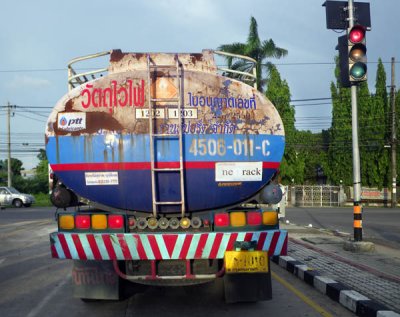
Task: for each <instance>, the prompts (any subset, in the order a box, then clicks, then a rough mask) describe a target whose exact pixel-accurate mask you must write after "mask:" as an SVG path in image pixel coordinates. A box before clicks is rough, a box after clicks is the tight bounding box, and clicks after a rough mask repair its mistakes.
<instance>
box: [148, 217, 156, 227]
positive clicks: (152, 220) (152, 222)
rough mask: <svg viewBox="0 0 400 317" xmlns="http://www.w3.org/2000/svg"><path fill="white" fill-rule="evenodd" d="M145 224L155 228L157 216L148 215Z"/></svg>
mask: <svg viewBox="0 0 400 317" xmlns="http://www.w3.org/2000/svg"><path fill="white" fill-rule="evenodd" d="M147 226H148V227H149V228H150V229H156V228H157V227H158V221H157V218H154V217H150V218H149V219H147Z"/></svg>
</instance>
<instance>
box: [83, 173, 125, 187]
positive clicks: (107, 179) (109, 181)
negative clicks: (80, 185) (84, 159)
mask: <svg viewBox="0 0 400 317" xmlns="http://www.w3.org/2000/svg"><path fill="white" fill-rule="evenodd" d="M85 180H86V186H104V185H118V184H119V182H118V172H85Z"/></svg>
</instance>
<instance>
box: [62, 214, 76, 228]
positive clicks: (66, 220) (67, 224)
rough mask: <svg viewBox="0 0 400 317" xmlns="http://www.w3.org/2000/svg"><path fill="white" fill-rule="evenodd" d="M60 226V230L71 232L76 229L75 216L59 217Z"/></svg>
mask: <svg viewBox="0 0 400 317" xmlns="http://www.w3.org/2000/svg"><path fill="white" fill-rule="evenodd" d="M58 225H59V227H60V229H66V230H71V229H74V228H75V221H74V216H73V215H60V216H59V217H58Z"/></svg>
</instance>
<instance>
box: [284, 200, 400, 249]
mask: <svg viewBox="0 0 400 317" xmlns="http://www.w3.org/2000/svg"><path fill="white" fill-rule="evenodd" d="M362 215H363V216H362V217H363V239H364V240H366V241H371V242H375V243H379V244H383V245H387V246H391V247H394V248H397V249H400V209H399V208H395V209H391V208H367V207H364V208H363V214H362ZM285 219H286V220H288V221H290V222H291V223H294V224H297V225H302V226H308V225H312V226H313V227H315V228H321V229H327V230H331V231H340V232H345V233H348V234H350V235H353V232H354V231H353V208H314V207H302V208H286V217H285Z"/></svg>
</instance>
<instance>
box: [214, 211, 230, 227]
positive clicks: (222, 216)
mask: <svg viewBox="0 0 400 317" xmlns="http://www.w3.org/2000/svg"><path fill="white" fill-rule="evenodd" d="M214 225H215V226H216V227H227V226H229V214H228V213H227V212H222V213H218V214H215V215H214Z"/></svg>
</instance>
